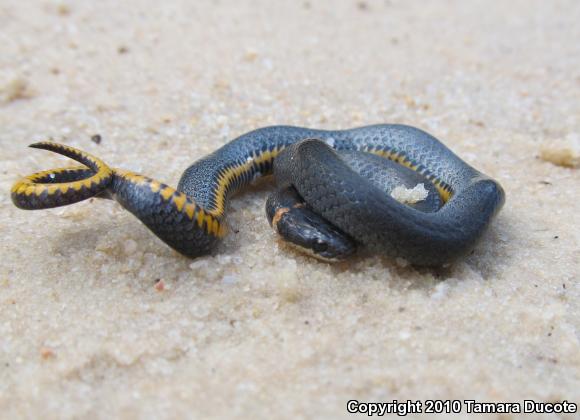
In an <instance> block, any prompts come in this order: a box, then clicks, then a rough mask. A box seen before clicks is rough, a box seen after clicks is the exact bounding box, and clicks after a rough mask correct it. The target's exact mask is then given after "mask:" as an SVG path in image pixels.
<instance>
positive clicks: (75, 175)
mask: <svg viewBox="0 0 580 420" xmlns="http://www.w3.org/2000/svg"><path fill="white" fill-rule="evenodd" d="M30 147H33V148H36V149H44V150H49V151H52V152H55V153H58V154H61V155H64V156H67V157H69V158H71V159H73V160H76V161H77V162H79V163H82V164H83V165H84V166H78V165H77V166H71V167H65V168H58V169H51V170H47V171H42V172H37V173H34V174H32V175H29V176H26V177H24V178H22V179H20V180H18V181H17V182H16V183H15V184H14V185H13V187H12V190H11V198H12V202H13V203H14V204H15V205H16V206H17V207H19V208H21V209H25V210H40V209H47V208H54V207H60V206H66V205H69V204H74V203H77V202H79V201H83V200H86V199H88V198H91V197H96V198H111V199H114V200H116V201H117V202H118V203H119V204H121V206H122V207H123V208H125V209H126V210H128V211H129V212H130V213H132V214H133V215H135V216H136V217H137V218H138V219H139V220H140V221H141V222H142V223H143V224H144V225H145V226H147V227H148V228H149V229H150V230H151V231H152V232H153V233H154V234H155V235H157V236H158V237H159V238H160V239H161V240H162V241H164V242H165V243H166V244H167V245H169V246H170V247H172V248H173V249H175V250H176V251H178V252H180V253H181V254H184V255H186V256H189V257H197V256H200V255H204V254H207V253H209V252H210V251H211V250H212V249H213V248H214V247H215V244H216V243H217V241H219V239H221V238H222V237H224V236H225V235H226V232H227V230H226V225H225V223H224V222H223V220H222V217H220V216H219V215H217V214H214V213H213V212H211V211H206V210H205V209H203V208H202V207H200V206H199V205H197V204H196V203H195V202H194V201H193V199H191V198H190V197H188V196H187V195H186V194H184V193H183V192H180V191H177V190H176V189H174V188H172V187H170V186H168V185H166V184H164V183H162V182H159V181H156V180H154V179H152V178H149V177H146V176H143V175H139V174H136V173H133V172H130V171H125V170H122V169H113V168H110V167H109V166H108V165H107V164H106V163H105V162H103V161H102V160H101V159H99V158H97V157H95V156H92V155H90V154H89V153H86V152H84V151H82V150H79V149H75V148H73V147H70V146H65V145H61V144H58V143H54V142H41V143H35V144H33V145H31V146H30Z"/></svg>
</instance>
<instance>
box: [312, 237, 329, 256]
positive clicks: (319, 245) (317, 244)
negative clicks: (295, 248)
mask: <svg viewBox="0 0 580 420" xmlns="http://www.w3.org/2000/svg"><path fill="white" fill-rule="evenodd" d="M312 249H313V250H314V252H319V253H320V252H324V251H326V250H327V249H328V244H327V243H326V242H324V241H322V240H320V239H316V240H315V241H314V244H312Z"/></svg>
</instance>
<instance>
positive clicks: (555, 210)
mask: <svg viewBox="0 0 580 420" xmlns="http://www.w3.org/2000/svg"><path fill="white" fill-rule="evenodd" d="M165 3H167V4H165ZM579 20H580V3H579V2H578V1H575V0H570V1H550V2H548V1H509V2H508V1H493V2H490V1H489V0H486V1H459V0H457V1H444V2H443V1H441V2H438V1H433V2H422V1H415V2H407V1H397V0H391V1H378V0H377V1H371V0H366V1H359V2H356V1H346V0H345V1H320V2H319V1H314V0H309V1H280V2H271V1H266V0H261V1H233V0H232V1H226V0H221V1H206V0H203V1H195V2H193V1H189V0H177V1H172V2H159V1H138V0H132V1H124V2H117V1H112V0H105V1H99V2H91V1H70V2H63V3H60V2H49V1H33V0H28V1H20V2H16V1H12V0H2V1H0V28H1V29H0V101H1V102H0V142H1V143H0V144H1V146H2V147H1V149H0V162H1V163H0V165H1V174H0V188H1V191H2V194H1V195H0V207H1V214H0V234H1V236H2V258H1V260H0V261H1V262H0V417H2V418H39V417H43V418H46V419H51V418H110V417H111V416H114V417H123V418H129V419H130V418H147V417H153V416H155V417H157V418H173V417H189V416H191V417H197V418H209V417H212V418H218V417H229V418H261V417H267V416H268V415H270V414H273V413H274V414H275V415H276V417H282V418H288V417H296V418H307V417H311V416H313V415H316V416H317V417H319V418H320V417H333V418H336V417H341V416H346V402H347V400H349V399H355V398H356V399H358V400H360V401H391V400H393V399H398V400H406V399H412V400H417V399H422V400H424V399H427V398H443V399H475V400H478V401H497V400H500V401H519V402H521V401H522V400H523V399H525V398H531V399H536V400H538V401H561V400H568V401H575V402H576V403H578V402H580V286H579V285H578V280H579V279H578V276H579V268H580V264H579V259H580V258H579V257H580V256H579V248H580V246H579V245H580V229H579V226H580V216H579V214H580V203H579V202H578V198H579V194H578V192H579V180H580V173H579V170H578V169H571V168H565V167H561V166H558V165H555V164H553V163H550V162H547V161H544V160H542V159H540V158H539V156H540V154H541V150H542V148H544V149H545V148H548V149H550V148H551V147H552V145H562V144H564V145H569V146H570V145H571V146H570V147H573V146H574V144H577V142H578V136H579V133H580V100H579V95H578V93H579V88H580V70H579V69H580V43H579V42H578V41H579V40H580V25H578V21H579ZM378 122H401V123H407V124H412V125H416V126H419V127H421V128H423V129H425V130H427V131H429V132H431V133H433V134H435V135H436V136H438V137H439V138H441V139H443V140H444V141H445V142H446V144H448V145H449V146H450V147H451V148H452V149H454V150H455V151H456V152H457V153H459V154H460V155H461V156H462V157H463V158H465V159H466V160H467V161H468V162H470V163H471V164H473V165H474V166H476V167H477V168H479V169H481V170H482V171H483V172H485V173H487V174H489V175H491V176H493V177H494V178H496V179H498V180H500V182H501V183H502V184H503V186H504V187H505V190H506V193H507V204H506V206H505V208H504V210H503V211H502V212H501V214H500V216H499V218H498V219H497V220H496V221H495V223H494V225H493V227H492V229H491V231H490V232H489V234H488V235H487V236H486V238H485V239H484V240H483V241H482V243H481V245H480V246H479V247H478V248H477V250H476V252H475V253H474V254H473V255H471V256H470V257H469V258H467V259H465V260H463V261H461V262H460V263H458V264H456V265H455V266H454V267H453V268H451V269H448V270H441V271H434V270H416V269H413V268H411V267H400V266H398V265H396V264H395V263H393V262H392V261H391V260H389V259H386V258H380V257H370V258H360V257H359V258H355V259H353V260H351V261H349V262H347V263H343V264H339V265H335V266H331V265H327V264H324V263H320V262H317V261H313V260H312V259H309V258H307V257H303V256H301V255H299V254H297V253H295V252H294V251H292V250H291V249H289V248H287V247H286V246H284V245H283V244H281V243H280V242H278V241H277V240H276V238H275V236H274V233H273V232H272V231H271V230H270V228H269V227H268V224H267V222H266V221H265V218H264V215H263V213H264V211H263V202H264V200H265V195H266V193H267V191H270V190H271V189H272V186H271V184H269V183H263V184H260V185H258V186H257V187H254V188H252V189H251V190H250V191H248V192H247V193H245V194H243V195H241V196H240V197H238V198H237V199H236V200H235V201H234V202H233V203H232V206H231V217H230V222H231V224H232V225H233V226H236V227H237V228H239V232H238V233H235V234H232V235H230V236H229V237H228V238H227V240H226V241H225V242H224V244H223V245H222V246H221V247H220V249H219V251H218V252H216V254H215V255H214V256H210V257H207V258H202V259H199V260H196V261H191V260H188V259H186V258H183V257H181V256H179V255H177V254H176V253H175V252H173V251H172V250H170V249H169V248H167V247H166V246H165V245H164V244H163V243H162V242H161V241H159V240H158V239H157V238H155V237H154V236H153V235H152V234H150V233H149V232H148V231H147V230H146V229H145V228H144V227H143V226H142V225H141V224H140V223H139V222H138V221H137V220H136V219H134V218H133V217H132V216H131V215H129V214H127V213H126V212H124V211H123V210H122V209H121V208H120V206H119V205H117V204H115V203H113V202H103V201H98V200H93V201H87V202H83V203H80V204H77V205H74V206H70V207H67V208H61V209H54V210H50V211H42V212H25V211H21V210H18V209H16V208H15V207H14V206H13V205H12V203H11V202H10V197H9V188H10V186H11V184H12V183H13V182H14V180H15V179H17V177H18V176H22V175H25V174H28V173H30V172H32V171H35V170H41V169H47V168H51V167H55V166H59V165H62V164H63V162H64V163H65V164H68V162H65V160H64V159H61V158H58V157H55V156H53V155H51V154H50V153H47V152H42V151H34V150H31V149H28V148H26V145H27V144H29V143H31V142H32V141H37V140H43V139H46V138H49V137H51V138H53V139H55V140H56V141H61V142H65V143H67V144H70V145H73V146H77V147H80V148H82V149H84V150H87V151H89V152H92V153H94V154H96V155H98V156H100V157H102V158H103V159H104V160H105V161H106V162H108V163H110V164H111V165H112V166H117V167H123V168H126V169H132V170H137V171H141V172H142V173H145V174H147V175H150V176H153V177H155V178H158V179H160V180H163V181H166V182H168V183H172V184H174V185H175V184H176V182H177V180H178V179H179V176H180V174H181V172H182V171H183V170H184V169H185V168H186V167H187V165H188V164H190V163H191V162H192V161H193V160H195V159H197V158H199V157H201V156H203V155H205V154H207V153H209V152H210V151H212V150H214V149H215V148H217V147H218V146H220V145H222V144H224V143H225V142H227V141H228V140H230V139H232V138H234V137H235V136H237V135H239V134H242V133H244V132H246V131H249V130H251V129H254V128H257V127H260V126H264V125H269V124H296V125H305V126H311V127H321V128H348V127H353V126H359V125H365V124H370V123H378ZM97 133H98V134H100V135H101V136H102V142H101V143H100V144H95V143H94V142H92V141H91V136H93V135H95V134H97ZM554 147H556V146H554ZM558 147H561V146H558ZM159 279H161V280H162V282H163V284H164V285H165V288H164V290H159V289H160V287H157V288H156V287H155V285H156V281H157V280H159ZM463 415H465V413H464V414H463ZM548 417H549V416H548ZM498 418H499V417H498ZM502 418H509V416H508V417H502Z"/></svg>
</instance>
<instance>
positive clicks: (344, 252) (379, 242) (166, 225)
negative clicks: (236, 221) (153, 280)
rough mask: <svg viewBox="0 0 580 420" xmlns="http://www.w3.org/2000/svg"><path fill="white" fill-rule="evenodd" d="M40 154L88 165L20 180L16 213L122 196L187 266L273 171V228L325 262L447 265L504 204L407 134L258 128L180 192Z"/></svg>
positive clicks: (482, 180) (95, 164)
mask: <svg viewBox="0 0 580 420" xmlns="http://www.w3.org/2000/svg"><path fill="white" fill-rule="evenodd" d="M32 147H35V148H40V149H46V150H51V151H54V152H57V153H60V154H63V155H65V156H68V157H70V158H72V159H75V160H77V161H79V162H80V163H82V164H83V165H84V166H76V167H71V168H63V169H54V170H49V171H44V172H39V173H36V174H33V175H30V176H28V177H25V178H23V179H21V180H20V181H18V182H16V183H15V184H14V186H13V188H12V200H13V202H14V204H15V205H16V206H18V207H20V208H23V209H41V208H50V207H57V206H63V205H67V204H71V203H74V202H78V201H81V200H84V199H86V198H89V197H93V196H96V197H103V198H114V199H115V200H117V201H118V202H119V203H120V204H121V205H122V206H123V207H124V208H125V209H127V210H128V211H130V212H131V213H133V214H134V215H135V216H137V217H138V218H139V219H140V220H141V221H142V222H143V223H144V224H145V225H146V226H147V227H148V228H149V229H151V230H152V231H153V232H154V233H155V234H156V235H157V236H158V237H159V238H161V239H162V240H163V241H164V242H166V243H167V244H168V245H169V246H171V247H172V248H174V249H175V250H177V251H178V252H180V253H182V254H184V255H187V256H189V257H197V256H200V255H204V254H207V253H209V252H210V251H211V250H212V249H214V248H215V246H216V244H217V243H218V242H219V240H220V239H221V238H223V236H224V235H225V234H226V230H227V229H226V225H225V215H226V209H227V201H228V197H230V195H231V194H233V193H234V192H236V191H238V190H240V189H241V188H243V187H244V186H246V185H248V184H249V183H250V182H251V181H252V180H253V179H254V178H255V177H257V176H264V175H269V174H271V173H272V172H273V171H274V175H275V178H276V182H277V186H278V191H277V192H275V193H274V194H273V195H272V196H271V197H270V198H269V199H268V203H267V208H266V210H267V214H268V218H269V220H270V222H271V223H272V224H273V226H274V227H275V228H276V230H277V231H278V232H279V233H280V234H282V235H283V236H285V238H286V240H289V241H291V242H293V243H294V244H296V245H298V246H300V247H302V248H303V249H306V250H307V251H309V252H310V253H313V254H314V255H315V256H318V257H321V258H325V259H340V258H344V257H346V256H348V255H350V254H351V253H352V252H354V249H355V248H356V247H357V246H358V245H365V246H367V247H369V248H370V249H372V250H373V251H376V252H380V253H383V254H386V255H389V256H393V257H402V258H405V259H406V260H408V261H409V262H410V263H412V264H415V265H427V266H437V265H443V264H446V263H450V262H452V261H454V260H455V259H457V258H458V257H460V256H462V255H464V254H466V253H467V252H469V251H471V250H472V249H473V247H474V246H475V244H476V242H477V241H478V239H479V238H480V237H481V235H482V234H483V232H484V231H485V229H486V228H487V227H488V226H489V224H490V222H491V220H492V219H493V217H494V216H495V214H496V213H497V212H498V211H499V210H500V209H501V207H502V205H503V203H504V199H505V198H504V192H503V189H502V188H501V186H500V185H499V184H498V183H497V182H496V181H494V180H492V179H491V178H489V177H487V176H485V175H483V174H482V173H480V172H478V171H477V170H475V169H474V168H472V167H471V166H469V165H468V164H466V163H465V162H464V161H462V160H461V159H460V158H459V157H457V156H456V155H455V154H454V153H453V152H451V151H450V150H449V149H448V148H447V147H445V146H444V145H443V144H442V143H441V142H440V141H439V140H437V139H436V138H435V137H433V136H431V135H430V134H428V133H426V132H424V131H422V130H419V129H417V128H414V127H410V126H405V125H389V124H382V125H373V126H367V127H361V128H355V129H350V130H340V131H326V130H315V129H308V128H301V127H291V126H273V127H265V128H260V129H257V130H255V131H252V132H249V133H247V134H244V135H242V136H240V137H238V138H237V139H235V140H232V141H231V142H229V143H227V144H226V145H224V146H223V147H221V148H220V149H218V150H216V151H215V152H213V153H212V154H210V155H208V156H206V157H204V158H202V159H200V160H198V161H197V162H195V163H194V164H193V165H191V166H190V167H189V168H187V169H186V171H185V172H184V173H183V175H182V177H181V180H180V181H179V184H178V186H177V189H173V188H171V187H169V186H167V185H165V184H163V183H160V182H158V181H155V180H153V179H151V178H148V177H145V176H142V175H138V174H135V173H132V172H128V171H124V170H120V169H112V168H110V167H109V166H107V165H106V164H105V163H104V162H103V161H101V160H100V159H98V158H96V157H94V156H91V155H89V154H87V153H85V152H82V151H80V150H77V149H74V148H71V147H68V146H64V145H60V144H57V143H52V142H42V143H36V144H34V145H32ZM365 171H366V172H365ZM387 175H388V176H387ZM418 181H421V182H423V183H425V184H426V185H427V189H428V195H427V199H426V201H427V202H428V204H427V205H423V207H421V205H420V204H418V205H415V208H413V207H411V206H409V205H406V204H402V203H400V202H398V201H397V200H395V199H394V198H393V197H391V196H390V195H389V192H390V191H391V190H393V188H395V187H396V186H397V185H401V184H403V185H406V186H407V187H409V186H412V185H414V184H417V183H418Z"/></svg>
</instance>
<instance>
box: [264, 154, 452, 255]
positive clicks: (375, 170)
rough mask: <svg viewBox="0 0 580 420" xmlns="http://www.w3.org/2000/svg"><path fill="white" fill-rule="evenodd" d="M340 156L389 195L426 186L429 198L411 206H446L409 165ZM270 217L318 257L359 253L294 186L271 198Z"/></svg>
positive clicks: (370, 157) (377, 158) (272, 223)
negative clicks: (402, 188)
mask: <svg viewBox="0 0 580 420" xmlns="http://www.w3.org/2000/svg"><path fill="white" fill-rule="evenodd" d="M338 155H339V156H340V158H341V159H342V160H343V161H344V162H345V163H347V164H348V165H349V166H350V167H351V169H353V170H354V171H355V172H357V173H358V174H359V175H361V176H362V177H364V178H366V179H367V180H368V181H370V182H371V183H372V184H373V185H375V186H376V187H377V188H379V189H380V190H381V191H384V192H385V193H386V194H388V195H391V193H392V192H393V190H394V189H395V188H397V187H404V188H408V189H412V188H414V187H415V186H417V185H418V184H423V185H424V187H425V189H426V190H427V197H425V199H424V200H421V201H418V202H416V203H412V204H411V203H409V204H407V205H409V206H410V207H413V208H415V209H416V210H419V211H423V212H435V211H437V210H439V209H440V208H441V206H442V205H443V202H442V200H441V197H440V196H439V193H438V192H437V189H436V188H435V186H434V185H433V184H432V183H431V182H430V181H428V180H427V179H426V178H425V177H423V176H421V175H420V174H418V173H416V172H415V171H413V170H411V169H409V168H407V167H405V166H402V165H400V164H398V163H395V162H393V161H390V160H388V159H386V158H382V157H380V156H377V155H373V154H371V153H365V152H358V151H355V150H343V151H339V152H338ZM274 165H275V164H274ZM266 216H267V218H268V222H269V223H270V226H272V228H274V230H275V231H276V232H277V233H278V234H279V235H280V236H281V237H282V238H283V239H284V240H285V241H286V242H288V243H290V244H292V245H295V246H297V247H298V248H299V249H300V250H302V251H305V252H306V253H308V254H310V255H312V256H315V257H317V258H320V259H323V260H330V261H332V260H341V259H344V258H347V257H348V256H350V255H352V254H353V253H354V252H355V251H356V248H357V244H356V241H355V240H354V239H352V238H351V237H350V236H348V235H347V234H346V233H344V232H343V231H341V230H340V229H339V228H338V227H336V226H334V225H333V224H332V223H330V222H329V221H327V220H326V219H324V218H323V217H322V216H320V215H319V214H318V213H316V212H315V211H314V210H313V209H312V208H311V207H310V206H309V205H308V204H307V203H306V202H304V200H303V199H302V197H300V195H299V194H298V192H297V191H296V189H294V187H284V188H281V189H278V190H277V191H275V192H274V193H272V194H271V195H270V196H269V197H268V200H267V201H266Z"/></svg>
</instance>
